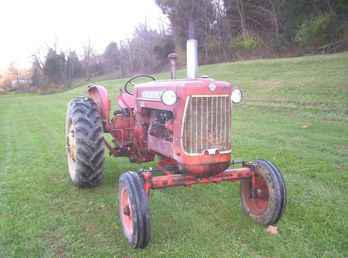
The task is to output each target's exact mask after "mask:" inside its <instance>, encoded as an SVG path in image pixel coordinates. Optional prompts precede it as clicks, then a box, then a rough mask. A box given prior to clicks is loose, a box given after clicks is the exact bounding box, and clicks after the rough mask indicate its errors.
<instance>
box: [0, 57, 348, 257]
mask: <svg viewBox="0 0 348 258" xmlns="http://www.w3.org/2000/svg"><path fill="white" fill-rule="evenodd" d="M200 72H201V74H207V75H210V76H211V77H213V78H216V79H222V80H228V81H231V82H232V83H233V84H235V85H237V86H239V87H241V88H242V89H244V90H245V93H246V94H245V101H244V103H243V104H242V105H239V106H235V107H234V112H233V119H232V121H233V156H234V158H236V159H245V160H253V159H259V158H263V159H269V160H271V161H273V162H275V163H276V164H277V165H278V166H279V167H280V168H281V170H282V171H283V173H284V176H285V180H286V184H287V189H288V206H287V210H286V212H285V214H284V217H283V219H282V220H281V221H280V222H279V224H278V227H279V235H276V236H270V235H268V234H267V233H265V228H264V227H263V226H260V225H256V224H254V223H253V222H252V221H251V220H250V219H249V218H247V217H246V216H245V215H244V214H243V213H242V211H241V209H240V198H239V184H238V183H235V184H232V183H224V184H218V185H209V186H193V187H191V188H175V189H165V190H162V191H153V192H152V193H151V200H150V209H151V217H152V229H153V235H152V241H151V243H150V245H149V246H148V248H146V249H145V250H133V249H131V248H130V247H129V246H128V244H127V242H126V240H125V238H124V237H123V235H122V229H121V226H120V222H119V218H118V212H117V182H118V177H119V176H120V174H121V173H122V172H124V171H126V170H136V169H139V168H141V167H149V166H153V165H154V164H153V163H150V164H143V165H134V164H131V163H129V162H128V160H127V159H125V158H122V159H115V158H111V157H109V156H107V157H106V165H105V181H104V183H103V184H102V185H101V186H100V187H97V188H95V189H83V190H81V189H78V188H76V187H74V186H73V185H72V184H71V182H70V179H69V176H68V172H67V164H66V156H65V139H64V122H65V121H64V120H65V112H66V105H67V103H68V101H69V100H70V99H72V98H73V97H75V96H79V95H81V94H85V91H86V87H85V86H83V87H79V88H75V89H73V90H70V91H66V92H64V93H59V94H52V95H45V96H40V95H29V94H25V95H19V94H11V95H2V96H0V257H348V53H347V52H346V53H343V54H335V55H325V56H313V57H301V58H291V59H273V60H259V61H246V62H237V63H226V64H217V65H209V66H204V67H201V68H200ZM183 74H184V72H183V71H180V72H179V75H180V76H183ZM160 77H161V78H166V77H167V74H161V75H160ZM123 82H124V80H118V81H104V82H100V84H102V85H106V86H107V87H108V89H109V90H110V95H111V96H112V98H113V99H114V96H115V95H116V94H117V93H118V89H119V87H120V86H121V85H122V83H123ZM114 108H115V106H114Z"/></svg>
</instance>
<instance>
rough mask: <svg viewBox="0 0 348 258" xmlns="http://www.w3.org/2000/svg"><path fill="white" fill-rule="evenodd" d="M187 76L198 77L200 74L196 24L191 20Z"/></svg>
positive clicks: (187, 45) (187, 53)
mask: <svg viewBox="0 0 348 258" xmlns="http://www.w3.org/2000/svg"><path fill="white" fill-rule="evenodd" d="M186 63H187V78H188V79H196V78H197V74H198V44H197V40H196V39H195V38H194V24H193V21H190V22H189V37H188V40H187V43H186Z"/></svg>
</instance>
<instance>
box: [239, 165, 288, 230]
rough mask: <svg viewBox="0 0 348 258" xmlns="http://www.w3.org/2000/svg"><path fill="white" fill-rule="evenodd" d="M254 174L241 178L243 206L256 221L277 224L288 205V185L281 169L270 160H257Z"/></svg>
mask: <svg viewBox="0 0 348 258" xmlns="http://www.w3.org/2000/svg"><path fill="white" fill-rule="evenodd" d="M253 167H254V171H253V173H254V174H253V176H252V177H251V178H250V179H244V180H241V186H240V196H241V206H242V209H243V210H244V211H245V213H246V214H247V215H248V216H249V217H250V218H251V219H253V220H254V221H255V222H257V223H260V224H264V225H275V224H276V223H277V222H278V220H279V219H280V218H281V216H282V214H283V211H284V209H285V206H286V187H285V182H284V179H283V176H282V174H281V172H280V170H279V169H278V168H277V167H276V166H275V165H274V164H272V163H271V162H270V161H266V160H257V161H255V163H254V166H253Z"/></svg>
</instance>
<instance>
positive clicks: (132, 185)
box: [118, 172, 151, 248]
mask: <svg viewBox="0 0 348 258" xmlns="http://www.w3.org/2000/svg"><path fill="white" fill-rule="evenodd" d="M118 200H119V217H120V220H121V223H122V228H123V234H124V236H125V237H126V238H127V240H128V243H129V244H130V245H131V246H132V247H133V248H145V247H146V246H147V244H148V243H149V241H150V238H151V225H150V213H149V204H148V198H147V195H146V193H145V191H144V184H143V181H142V179H141V178H140V176H139V175H138V174H137V173H135V172H125V173H123V174H122V175H121V177H120V179H119V198H118Z"/></svg>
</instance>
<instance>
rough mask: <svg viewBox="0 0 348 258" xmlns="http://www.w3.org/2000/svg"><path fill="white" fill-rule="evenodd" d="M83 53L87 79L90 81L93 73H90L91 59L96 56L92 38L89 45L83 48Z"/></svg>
mask: <svg viewBox="0 0 348 258" xmlns="http://www.w3.org/2000/svg"><path fill="white" fill-rule="evenodd" d="M83 53H84V60H83V61H84V64H85V71H86V78H87V81H89V80H90V79H91V71H90V66H91V57H92V55H93V54H94V48H93V45H92V41H91V39H90V38H89V39H88V42H87V45H86V46H84V48H83Z"/></svg>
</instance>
